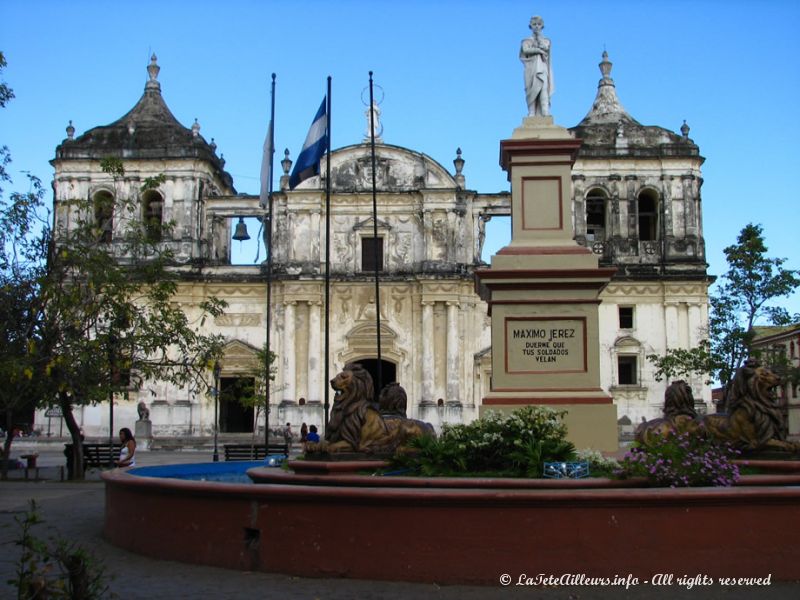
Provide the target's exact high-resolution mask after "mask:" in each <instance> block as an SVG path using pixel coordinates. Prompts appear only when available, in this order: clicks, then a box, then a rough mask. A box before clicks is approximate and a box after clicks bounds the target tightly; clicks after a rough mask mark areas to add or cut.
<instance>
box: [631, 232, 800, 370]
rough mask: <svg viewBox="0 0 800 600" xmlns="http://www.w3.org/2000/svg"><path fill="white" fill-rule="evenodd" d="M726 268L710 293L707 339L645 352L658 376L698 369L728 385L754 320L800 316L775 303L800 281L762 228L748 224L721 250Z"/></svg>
mask: <svg viewBox="0 0 800 600" xmlns="http://www.w3.org/2000/svg"><path fill="white" fill-rule="evenodd" d="M724 252H725V258H726V259H727V262H728V271H727V273H725V275H723V276H722V277H721V281H720V282H719V283H718V285H717V287H716V289H715V290H714V292H713V293H712V294H711V296H710V298H709V302H710V308H711V310H710V314H709V325H708V339H707V340H706V341H705V342H703V343H702V344H700V345H698V346H697V347H695V348H691V349H688V350H685V349H679V348H671V349H669V350H668V351H667V353H666V354H665V355H664V356H659V355H656V354H651V355H649V356H648V357H647V358H648V360H650V361H651V362H652V363H653V364H654V365H655V367H656V379H661V378H662V377H668V378H671V377H675V376H680V375H688V374H692V373H698V374H703V375H711V376H712V377H714V378H715V379H717V380H719V382H720V383H721V384H722V385H723V386H726V385H727V384H728V383H729V382H730V381H731V379H732V378H733V375H734V374H735V373H736V370H737V369H738V368H739V367H740V366H741V365H742V363H743V362H744V361H745V359H746V358H747V357H748V356H750V355H751V354H752V348H751V344H752V341H753V336H754V330H753V326H754V325H756V324H757V323H758V322H759V321H761V320H766V321H767V322H769V323H770V324H774V325H784V324H787V323H789V322H792V320H794V321H795V322H796V321H798V320H800V315H794V316H790V315H789V313H788V311H786V309H785V308H783V307H780V306H777V305H775V304H774V302H775V301H776V300H779V299H781V298H785V297H787V296H789V295H790V294H791V293H792V292H794V290H796V289H797V287H798V286H800V277H798V271H797V270H793V269H786V268H784V266H783V265H784V264H785V263H786V259H785V258H769V257H768V256H767V246H766V244H765V242H764V234H763V229H762V227H761V226H760V225H753V224H752V223H750V224H748V225H746V226H745V227H744V228H743V229H742V230H741V232H740V233H739V235H738V237H737V238H736V243H735V244H733V245H731V246H728V247H727V248H725V250H724Z"/></svg>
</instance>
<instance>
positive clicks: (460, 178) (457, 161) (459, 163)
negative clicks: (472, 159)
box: [453, 148, 465, 190]
mask: <svg viewBox="0 0 800 600" xmlns="http://www.w3.org/2000/svg"><path fill="white" fill-rule="evenodd" d="M453 165H454V166H455V168H456V175H455V178H454V179H455V180H456V184H457V185H458V187H459V188H461V189H462V190H463V189H464V183H465V180H464V175H463V173H462V172H461V171H463V170H464V159H463V158H461V148H456V157H455V158H454V159H453Z"/></svg>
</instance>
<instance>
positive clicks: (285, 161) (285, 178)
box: [281, 148, 292, 190]
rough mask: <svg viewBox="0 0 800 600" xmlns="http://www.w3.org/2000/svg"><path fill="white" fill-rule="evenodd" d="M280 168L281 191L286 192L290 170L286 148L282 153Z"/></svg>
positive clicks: (290, 165)
mask: <svg viewBox="0 0 800 600" xmlns="http://www.w3.org/2000/svg"><path fill="white" fill-rule="evenodd" d="M281 168H282V169H283V175H281V189H282V190H288V189H289V169H291V168H292V159H291V158H289V149H288V148H286V149H285V150H284V151H283V160H282V161H281Z"/></svg>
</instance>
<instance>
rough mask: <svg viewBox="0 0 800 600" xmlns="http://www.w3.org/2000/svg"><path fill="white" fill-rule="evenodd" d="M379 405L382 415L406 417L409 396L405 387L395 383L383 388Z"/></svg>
mask: <svg viewBox="0 0 800 600" xmlns="http://www.w3.org/2000/svg"><path fill="white" fill-rule="evenodd" d="M378 404H379V405H380V411H381V414H382V415H391V416H395V415H396V416H399V417H405V416H406V409H407V405H408V396H407V395H406V391H405V390H404V389H403V386H401V385H400V384H399V383H397V382H396V381H395V382H393V383H390V384H387V385H385V386H384V387H383V389H382V390H381V395H380V397H379V398H378Z"/></svg>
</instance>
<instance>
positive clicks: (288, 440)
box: [283, 423, 293, 449]
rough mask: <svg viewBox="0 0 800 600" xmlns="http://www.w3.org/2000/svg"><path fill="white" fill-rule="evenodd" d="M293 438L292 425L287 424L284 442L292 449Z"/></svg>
mask: <svg viewBox="0 0 800 600" xmlns="http://www.w3.org/2000/svg"><path fill="white" fill-rule="evenodd" d="M292 437H293V435H292V425H291V423H287V424H286V427H284V428H283V441H284V442H286V446H287V447H288V448H290V449H291V447H292Z"/></svg>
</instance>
